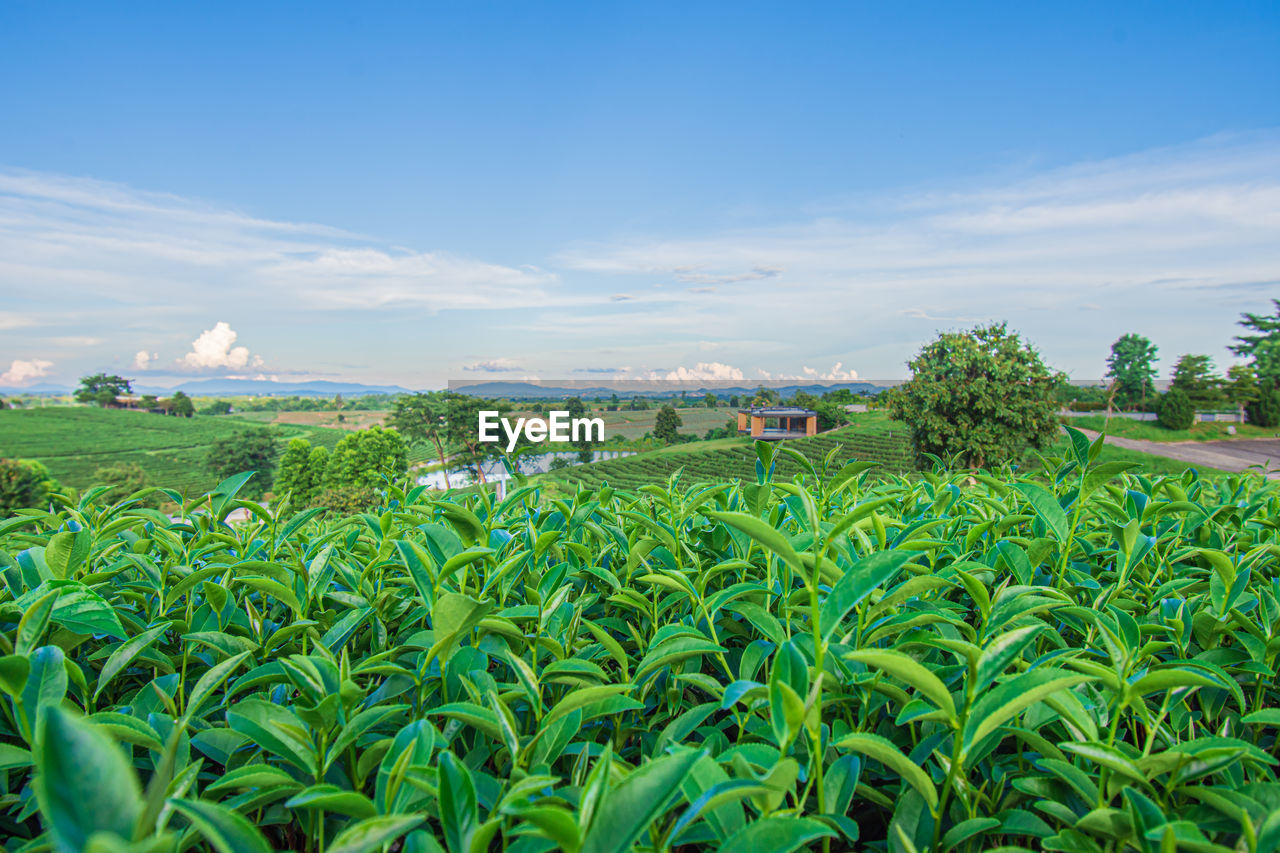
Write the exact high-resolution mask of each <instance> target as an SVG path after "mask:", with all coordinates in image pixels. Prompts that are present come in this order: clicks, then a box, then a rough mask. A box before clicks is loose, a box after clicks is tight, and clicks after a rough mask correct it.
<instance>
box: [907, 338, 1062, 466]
mask: <svg viewBox="0 0 1280 853" xmlns="http://www.w3.org/2000/svg"><path fill="white" fill-rule="evenodd" d="M908 366H909V367H910V368H911V374H912V376H911V379H910V380H908V381H907V382H905V383H904V384H902V385H900V386H898V387H897V388H895V389H893V391H892V394H891V397H890V404H889V405H890V412H891V413H892V416H893V417H894V418H896V419H898V420H901V421H905V422H906V423H907V425H908V427H909V429H910V431H911V441H912V444H913V445H914V447H915V449H916V452H917V453H918V454H921V455H924V454H933V455H935V456H938V457H941V458H942V459H944V460H947V461H949V460H950V459H951V458H953V457H957V456H958V457H959V459H960V460H961V462H962V464H964V465H966V466H968V467H972V468H981V467H983V466H987V465H998V464H1001V463H1005V462H1011V461H1014V460H1016V459H1017V458H1018V457H1019V456H1020V455H1021V454H1022V453H1023V452H1025V450H1026V448H1027V447H1035V448H1043V447H1045V446H1047V445H1048V444H1049V443H1050V442H1051V441H1053V439H1054V438H1056V437H1057V435H1058V426H1059V425H1058V413H1057V405H1056V404H1055V402H1054V389H1055V388H1056V387H1057V386H1058V384H1059V383H1061V382H1062V381H1063V379H1064V377H1063V376H1062V374H1061V373H1058V372H1056V371H1052V370H1050V369H1049V368H1048V367H1046V366H1045V364H1044V362H1043V361H1041V360H1040V356H1039V354H1038V353H1036V351H1035V350H1034V349H1032V348H1031V346H1030V345H1028V344H1024V343H1023V342H1022V341H1021V340H1020V339H1019V337H1018V335H1017V334H1016V333H1014V332H1010V331H1009V330H1008V329H1007V327H1006V326H1005V324H1003V323H998V324H993V325H987V326H979V327H977V328H975V329H973V330H971V331H968V332H946V333H943V334H941V335H939V336H938V339H937V340H935V341H933V342H932V343H930V344H928V345H926V346H925V348H924V349H922V350H921V351H920V353H919V355H917V356H916V358H915V359H914V360H912V361H911V362H910V363H909V365H908Z"/></svg>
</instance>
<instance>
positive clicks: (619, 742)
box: [0, 437, 1280, 853]
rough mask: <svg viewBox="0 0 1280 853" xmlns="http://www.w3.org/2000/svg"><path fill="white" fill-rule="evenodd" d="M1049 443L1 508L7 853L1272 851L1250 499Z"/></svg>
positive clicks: (1268, 598) (1273, 503)
mask: <svg viewBox="0 0 1280 853" xmlns="http://www.w3.org/2000/svg"><path fill="white" fill-rule="evenodd" d="M1078 438H1079V440H1072V441H1069V444H1068V447H1067V456H1068V460H1067V461H1066V462H1064V463H1063V464H1062V465H1061V466H1059V467H1057V468H1056V469H1049V470H1032V469H1030V468H1028V469H1025V470H1023V471H1022V472H1021V473H1020V474H1019V477H1020V478H1019V479H1016V480H1013V479H998V478H992V479H984V480H982V481H979V482H977V483H973V482H971V481H969V478H968V475H967V473H964V472H959V473H956V474H950V475H933V474H924V475H919V476H915V477H913V478H911V479H905V478H901V477H895V476H892V475H890V476H888V477H886V478H883V479H878V480H877V479H872V478H871V477H870V476H869V475H868V473H867V472H865V471H860V469H859V468H858V467H853V466H851V467H845V468H838V469H837V470H834V471H831V472H828V473H827V474H826V475H824V476H821V477H815V476H813V475H808V474H806V475H800V476H797V477H795V478H794V479H792V478H790V477H789V476H787V475H784V474H783V473H782V469H783V466H782V465H777V466H772V468H773V471H774V479H773V480H772V481H763V482H761V481H758V480H757V478H756V475H755V473H754V472H753V473H752V474H751V477H750V479H749V481H747V482H746V483H745V484H741V485H740V484H736V483H721V484H718V485H714V486H692V487H691V486H689V485H687V481H686V485H685V486H683V487H679V488H675V489H669V488H661V487H660V488H657V489H654V490H649V491H645V492H641V493H628V492H624V491H621V490H613V489H598V490H597V489H587V490H583V491H581V492H578V493H576V494H575V495H573V496H572V497H570V498H568V499H566V500H560V501H556V502H554V503H551V502H545V501H544V500H543V499H542V498H541V497H540V496H539V495H538V493H537V490H536V488H535V487H534V486H532V485H530V486H526V487H523V488H517V489H515V490H513V491H512V493H511V494H509V495H508V496H507V497H506V499H505V500H503V501H502V502H501V503H500V504H497V505H494V504H493V503H491V502H490V498H489V496H488V495H486V494H484V493H471V494H468V495H461V494H453V495H449V496H446V497H444V498H441V497H440V496H432V495H429V494H428V493H425V492H423V491H422V490H421V489H413V490H411V491H398V490H393V491H392V492H390V493H389V494H388V495H387V496H386V501H387V502H386V503H385V504H384V505H383V506H382V507H380V508H378V509H376V510H375V511H374V512H373V513H372V514H369V515H366V516H360V517H351V518H347V517H323V516H320V517H317V516H316V515H315V514H312V513H308V514H301V515H298V516H296V517H293V518H292V519H279V520H276V519H272V518H271V517H270V514H269V512H268V511H266V510H263V511H262V513H263V515H262V517H261V518H256V517H255V518H251V519H250V521H249V522H248V523H246V524H243V525H237V526H226V525H222V524H220V523H219V522H220V519H222V518H224V517H225V516H226V515H227V514H228V513H230V512H231V511H232V510H233V509H235V508H236V507H237V506H238V505H240V502H238V501H236V500H235V499H234V494H235V491H236V488H237V483H236V482H235V481H234V480H232V481H228V482H227V483H224V484H223V485H221V486H219V487H218V489H217V490H216V491H215V493H214V494H213V495H211V496H210V497H209V498H208V499H205V500H201V501H193V502H192V503H191V504H190V505H189V506H188V507H186V509H185V513H186V514H185V517H183V518H181V519H179V520H177V521H171V520H170V519H169V518H167V517H166V516H164V515H162V514H159V513H156V512H154V511H150V510H141V509H130V508H127V507H116V508H106V507H99V506H94V505H92V504H85V505H77V506H72V507H66V508H64V509H62V510H60V511H59V512H56V513H47V512H41V511H38V510H31V511H29V512H28V514H26V515H24V516H19V517H17V518H14V519H11V520H7V521H0V552H2V553H0V560H3V562H4V564H5V565H6V566H8V568H6V569H5V570H4V581H5V583H4V585H3V586H2V587H0V635H2V636H3V638H4V642H5V647H6V651H8V652H9V654H8V655H7V656H6V657H4V658H3V659H2V660H3V662H4V669H3V670H2V673H3V681H0V688H2V689H3V690H4V692H5V694H6V697H7V698H6V701H5V703H4V705H3V706H2V707H3V713H0V757H2V758H3V759H4V762H5V766H6V768H7V769H6V771H5V776H6V780H5V781H6V788H5V790H6V791H8V792H15V793H11V794H10V795H9V796H7V797H6V799H5V801H4V802H3V804H0V809H3V815H0V822H2V823H3V826H4V834H5V835H6V836H7V837H8V839H9V841H8V842H7V849H15V850H16V849H19V848H22V849H37V848H41V847H42V846H47V844H48V841H49V837H48V836H44V837H43V838H42V837H41V833H42V832H43V831H44V830H43V827H44V826H45V825H48V826H53V827H55V830H56V832H57V833H58V838H59V839H60V843H61V844H62V845H63V847H65V848H66V849H84V848H85V845H84V844H83V843H82V842H83V841H84V840H85V839H86V838H87V837H88V836H89V835H90V834H93V833H98V834H99V835H98V840H97V841H95V844H96V845H99V847H100V849H108V850H114V849H133V848H126V847H125V846H123V845H124V844H125V842H124V841H123V840H121V841H113V840H112V837H113V836H114V837H115V838H119V839H135V844H137V845H144V844H145V845H151V846H147V849H172V848H174V847H178V848H182V847H192V846H194V847H196V848H197V849H217V850H220V851H221V850H252V851H262V850H273V849H274V850H286V849H288V850H297V851H304V850H305V851H316V853H319V851H327V853H335V851H342V853H348V851H352V852H353V851H375V850H383V849H403V850H414V851H437V850H450V851H461V850H488V849H505V850H507V851H514V853H543V851H552V850H572V851H593V853H594V851H618V853H622V851H628V850H633V849H639V850H645V851H659V850H663V851H673V853H674V851H681V853H683V851H703V850H706V851H710V850H729V851H738V850H748V851H761V853H766V851H792V850H809V851H817V850H819V849H822V848H823V847H824V846H825V847H828V848H829V849H831V850H850V849H870V850H919V851H925V850H930V851H944V850H994V849H997V848H999V849H1004V850H1011V851H1012V850H1040V849H1044V850H1070V851H1077V850H1079V851H1103V850H1116V851H1119V850H1121V849H1137V850H1147V849H1166V850H1174V849H1189V850H1219V849H1221V850H1254V851H1263V850H1274V849H1276V848H1277V846H1280V783H1278V782H1277V779H1276V770H1277V767H1280V760H1278V759H1277V757H1276V753H1277V748H1278V746H1280V740H1278V738H1280V687H1277V684H1278V681H1277V676H1278V674H1280V664H1278V663H1277V655H1276V654H1275V649H1276V648H1277V647H1280V600H1278V599H1277V594H1276V590H1275V583H1276V581H1277V574H1276V565H1277V562H1276V555H1277V554H1278V553H1280V539H1278V538H1277V532H1276V526H1275V524H1274V523H1273V519H1274V518H1275V516H1276V515H1277V513H1280V485H1277V484H1275V483H1268V482H1265V481H1261V480H1259V479H1257V478H1255V477H1247V476H1241V477H1220V478H1197V477H1195V476H1194V475H1192V474H1190V473H1187V474H1184V475H1181V476H1178V477H1164V476H1160V475H1152V474H1150V473H1149V472H1146V471H1142V470H1137V471H1125V470H1124V469H1123V466H1121V465H1116V464H1110V463H1107V462H1104V461H1103V460H1102V459H1101V457H1098V456H1095V455H1094V454H1093V453H1091V449H1090V446H1089V443H1088V442H1087V441H1085V440H1084V439H1083V437H1078ZM795 444H799V442H796V443H795ZM746 449H747V450H748V451H749V452H750V453H751V454H752V455H753V456H754V455H756V454H759V457H758V458H760V459H761V461H762V463H763V464H762V470H765V471H768V470H769V469H770V467H771V466H770V465H769V464H768V463H769V462H770V461H771V459H770V457H771V455H772V454H773V453H774V452H775V451H776V448H774V447H773V446H768V445H761V446H752V447H749V448H746ZM715 452H720V451H715ZM669 455H670V456H673V457H674V456H684V457H685V458H688V457H689V456H690V455H691V454H687V453H686V454H669ZM122 554H125V555H127V559H121V555H122ZM197 555H198V556H197ZM86 767H92V768H93V769H94V772H93V773H92V774H87V773H84V772H83V769H84V768H86ZM33 782H34V783H35V790H36V792H37V797H36V798H26V797H19V796H17V795H16V792H19V791H23V790H28V788H27V786H28V785H29V784H31V783H33ZM147 791H161V792H165V791H167V792H168V793H167V795H166V796H165V797H162V798H161V799H159V800H158V801H156V802H157V803H158V804H160V805H163V806H164V807H163V808H160V807H153V806H148V803H149V802H151V800H150V799H149V798H148V795H147V793H146V792H147ZM37 811H38V812H39V813H40V817H43V819H44V821H45V823H44V824H42V823H41V821H40V819H39V817H37ZM104 845H114V846H104ZM386 845H391V847H389V848H388V847H387V846H386Z"/></svg>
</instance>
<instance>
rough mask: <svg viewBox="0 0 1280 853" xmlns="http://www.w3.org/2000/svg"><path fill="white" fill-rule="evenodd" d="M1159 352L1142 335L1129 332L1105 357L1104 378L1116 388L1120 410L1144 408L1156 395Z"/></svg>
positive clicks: (1113, 345) (1114, 344)
mask: <svg viewBox="0 0 1280 853" xmlns="http://www.w3.org/2000/svg"><path fill="white" fill-rule="evenodd" d="M1158 352H1159V349H1158V348H1157V347H1156V345H1155V344H1153V343H1151V341H1149V340H1147V339H1146V338H1144V337H1143V336H1142V335H1135V334H1133V333H1132V332H1131V333H1129V334H1127V335H1124V336H1122V337H1121V338H1120V339H1119V340H1117V341H1116V342H1115V343H1113V344H1112V345H1111V355H1109V356H1107V374H1106V375H1107V378H1108V379H1110V380H1112V381H1113V382H1114V383H1115V386H1116V397H1117V399H1118V400H1119V401H1120V405H1121V406H1122V407H1123V408H1130V407H1132V406H1134V405H1135V404H1136V405H1139V406H1142V407H1143V408H1145V407H1146V405H1147V398H1148V397H1154V396H1155V392H1156V366H1155V361H1156V354H1157V353H1158Z"/></svg>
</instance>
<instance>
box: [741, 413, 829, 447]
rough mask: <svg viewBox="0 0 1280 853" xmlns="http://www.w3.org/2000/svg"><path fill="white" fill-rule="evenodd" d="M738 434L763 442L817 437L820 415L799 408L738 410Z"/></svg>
mask: <svg viewBox="0 0 1280 853" xmlns="http://www.w3.org/2000/svg"><path fill="white" fill-rule="evenodd" d="M738 433H739V434H740V435H750V436H751V437H752V438H755V439H759V440H761V441H781V440H782V439H784V438H804V437H805V436H807V435H817V434H818V413H817V412H815V411H814V410H813V409H803V408H801V407H799V406H752V407H750V408H747V409H738Z"/></svg>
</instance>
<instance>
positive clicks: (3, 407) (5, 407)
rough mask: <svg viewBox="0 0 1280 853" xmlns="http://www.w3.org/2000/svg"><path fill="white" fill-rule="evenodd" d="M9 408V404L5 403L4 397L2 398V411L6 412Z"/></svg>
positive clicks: (0, 406)
mask: <svg viewBox="0 0 1280 853" xmlns="http://www.w3.org/2000/svg"><path fill="white" fill-rule="evenodd" d="M7 408H9V404H8V403H6V402H5V401H4V398H3V397H0V411H4V410H5V409H7Z"/></svg>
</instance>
